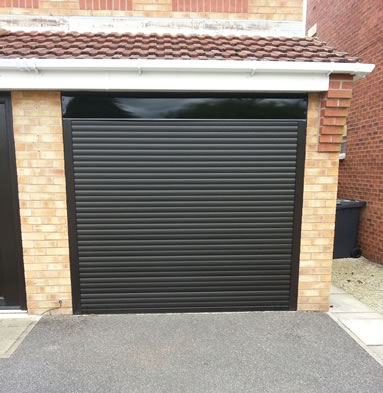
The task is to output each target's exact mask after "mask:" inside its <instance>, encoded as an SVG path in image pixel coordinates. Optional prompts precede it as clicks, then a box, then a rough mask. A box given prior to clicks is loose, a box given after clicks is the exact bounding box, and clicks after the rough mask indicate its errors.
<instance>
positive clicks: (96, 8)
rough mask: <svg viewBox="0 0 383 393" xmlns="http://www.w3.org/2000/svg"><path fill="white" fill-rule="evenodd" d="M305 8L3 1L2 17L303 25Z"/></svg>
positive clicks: (232, 2)
mask: <svg viewBox="0 0 383 393" xmlns="http://www.w3.org/2000/svg"><path fill="white" fill-rule="evenodd" d="M24 3H25V5H24ZM30 3H31V4H33V7H32V6H31V7H30V6H29V4H30ZM27 4H28V6H27ZM220 4H221V5H220ZM302 4H303V0H220V1H215V0H185V1H184V0H0V14H31V15H61V16H69V15H73V16H136V17H153V18H163V17H165V18H212V19H263V20H286V21H299V20H302Z"/></svg>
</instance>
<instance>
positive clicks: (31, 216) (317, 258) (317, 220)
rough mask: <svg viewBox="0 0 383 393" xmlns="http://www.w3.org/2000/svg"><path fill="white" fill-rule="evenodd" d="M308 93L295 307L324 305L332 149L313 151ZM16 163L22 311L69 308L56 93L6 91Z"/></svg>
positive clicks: (334, 170) (314, 121) (313, 102)
mask: <svg viewBox="0 0 383 393" xmlns="http://www.w3.org/2000/svg"><path fill="white" fill-rule="evenodd" d="M319 98H320V97H319V95H318V94H310V95H309V111H308V127H307V143H306V163H305V178H304V195H303V198H304V199H303V214H302V237H301V254H300V271H299V294H298V310H301V311H327V309H328V296H329V291H330V280H331V264H332V248H333V238H334V223H335V206H336V192H337V175H338V153H324V152H318V151H317V146H318V135H319V111H320V99H319ZM12 105H13V119H14V133H15V147H16V161H17V162H16V164H17V173H18V182H19V199H20V216H21V230H22V239H23V253H24V266H25V278H26V291H27V305H28V311H29V312H30V313H32V314H41V313H42V312H44V311H46V310H48V309H50V308H53V307H56V306H57V305H58V300H59V299H62V300H63V308H62V309H60V310H55V311H54V312H55V313H71V312H72V308H71V285H70V267H69V248H68V227H67V210H66V190H65V173H64V154H63V140H62V138H63V133H62V120H61V102H60V94H59V93H58V92H13V93H12Z"/></svg>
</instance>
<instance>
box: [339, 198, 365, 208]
mask: <svg viewBox="0 0 383 393" xmlns="http://www.w3.org/2000/svg"><path fill="white" fill-rule="evenodd" d="M365 206H366V202H364V201H353V200H350V199H338V200H337V202H336V208H337V209H353V208H362V207H365Z"/></svg>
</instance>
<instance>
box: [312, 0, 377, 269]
mask: <svg viewBox="0 0 383 393" xmlns="http://www.w3.org/2000/svg"><path fill="white" fill-rule="evenodd" d="M307 9H308V14H307V27H308V28H310V27H311V26H312V25H313V24H315V23H317V36H318V38H319V39H320V40H325V41H327V43H328V44H329V45H334V46H336V47H337V48H338V49H341V50H345V51H347V52H348V53H350V54H351V55H353V56H358V57H360V58H361V59H362V61H363V62H365V63H372V64H375V65H376V68H375V70H374V72H373V74H372V75H371V76H370V77H368V78H365V79H362V80H360V81H357V82H355V83H354V88H353V98H352V100H351V107H350V113H349V116H348V121H347V147H346V159H345V160H344V161H341V162H340V167H339V192H338V196H339V197H340V198H347V199H360V200H363V201H366V202H367V207H366V208H365V209H363V211H362V216H361V221H360V227H359V238H358V243H359V245H360V246H361V248H362V250H363V255H364V256H366V257H367V258H369V259H371V260H373V261H376V262H380V263H383V191H382V190H383V105H382V103H383V90H382V88H381V81H382V80H383V25H382V23H381V16H382V14H383V2H382V1H381V0H360V1H350V0H338V1H332V0H309V1H308V8H307ZM334 21H336V22H334Z"/></svg>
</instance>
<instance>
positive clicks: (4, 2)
mask: <svg viewBox="0 0 383 393" xmlns="http://www.w3.org/2000/svg"><path fill="white" fill-rule="evenodd" d="M5 7H15V8H39V0H0V8H5Z"/></svg>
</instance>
